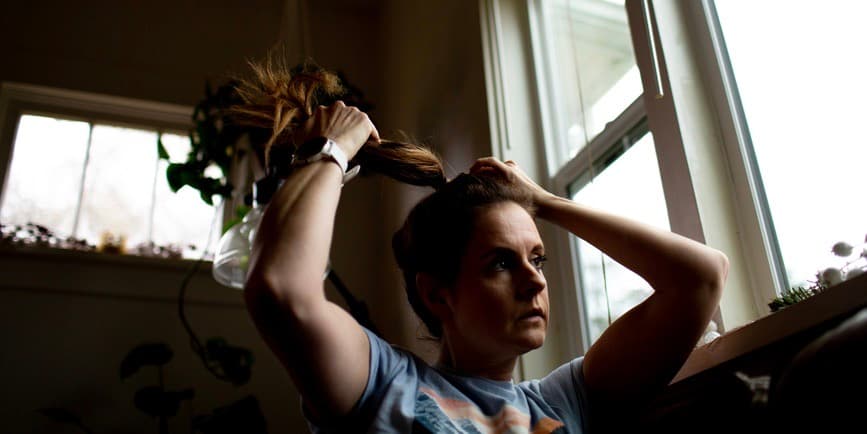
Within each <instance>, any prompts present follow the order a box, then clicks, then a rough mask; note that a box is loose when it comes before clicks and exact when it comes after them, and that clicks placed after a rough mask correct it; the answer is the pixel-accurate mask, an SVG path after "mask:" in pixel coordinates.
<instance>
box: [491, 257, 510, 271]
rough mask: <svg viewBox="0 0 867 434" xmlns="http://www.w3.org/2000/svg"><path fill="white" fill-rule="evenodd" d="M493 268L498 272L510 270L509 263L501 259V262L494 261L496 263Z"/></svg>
mask: <svg viewBox="0 0 867 434" xmlns="http://www.w3.org/2000/svg"><path fill="white" fill-rule="evenodd" d="M491 268H493V269H494V270H496V271H504V270H508V269H509V261H507V260H505V259H500V260H497V261H494V263H493V264H491Z"/></svg>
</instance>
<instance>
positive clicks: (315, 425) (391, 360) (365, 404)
mask: <svg viewBox="0 0 867 434" xmlns="http://www.w3.org/2000/svg"><path fill="white" fill-rule="evenodd" d="M364 332H365V333H366V334H367V339H368V341H369V342H370V355H369V361H370V372H369V374H368V377H367V385H366V386H365V388H364V392H363V393H362V394H361V398H359V399H358V402H356V403H355V406H354V407H353V408H352V410H351V411H350V412H349V414H347V415H346V416H344V417H342V418H326V419H327V420H317V419H315V418H312V417H311V415H310V414H309V413H308V412H307V411H306V407H303V406H302V410H305V411H304V417H305V418H306V419H307V422H308V425H309V427H310V429H311V431H312V432H315V433H320V432H322V433H325V432H345V431H344V428H346V427H349V426H354V427H356V428H357V427H358V426H366V425H367V424H368V423H369V420H368V419H369V418H371V417H372V415H373V414H375V413H376V408H377V407H378V406H379V402H380V401H381V400H382V396H383V394H384V393H385V391H386V390H387V388H388V385H389V384H390V383H391V381H392V380H393V379H394V377H395V376H397V375H398V374H399V373H400V372H402V371H404V370H405V369H406V364H407V363H409V356H408V355H407V354H405V353H403V352H401V351H398V350H396V349H394V347H392V346H391V344H389V343H388V342H386V341H385V340H383V339H382V338H380V337H379V336H377V335H376V334H375V333H373V332H372V331H370V330H368V329H367V328H364Z"/></svg>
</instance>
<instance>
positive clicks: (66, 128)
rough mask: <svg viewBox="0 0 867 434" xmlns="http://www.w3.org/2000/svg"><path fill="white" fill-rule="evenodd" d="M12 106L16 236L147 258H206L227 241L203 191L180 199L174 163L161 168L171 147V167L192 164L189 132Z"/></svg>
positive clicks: (10, 206) (11, 195)
mask: <svg viewBox="0 0 867 434" xmlns="http://www.w3.org/2000/svg"><path fill="white" fill-rule="evenodd" d="M14 90H19V89H18V88H15V89H13V92H14ZM26 90H30V91H31V92H30V94H31V95H32V94H33V93H34V92H32V89H26ZM40 90H42V91H45V89H40ZM4 91H8V88H7V87H6V86H5V85H4ZM76 95H77V96H78V97H79V101H82V100H86V95H82V94H76ZM21 100H26V98H21ZM115 102H116V101H115ZM129 104H130V105H135V102H130V103H129ZM7 105H8V104H7ZM11 106H12V107H13V109H15V110H13V113H12V114H11V115H10V116H9V118H8V119H7V121H6V123H5V125H4V126H7V128H8V125H12V126H14V131H15V134H14V136H13V138H12V140H11V146H9V145H6V146H4V148H6V149H8V150H10V151H11V152H9V153H8V154H7V155H9V156H10V158H9V159H8V161H9V163H8V165H6V166H7V167H8V169H7V172H6V176H5V183H4V185H3V196H2V202H0V221H2V223H3V224H4V225H7V228H8V227H10V226H12V225H18V226H23V225H27V224H38V225H40V226H43V227H45V228H47V229H48V230H50V231H51V232H52V233H54V234H55V235H56V236H57V237H58V238H60V239H66V238H67V237H72V238H75V239H78V240H83V241H85V242H86V243H87V244H90V245H92V246H99V245H103V246H118V245H122V246H123V247H124V249H125V251H126V252H127V253H131V254H139V255H146V256H166V257H172V256H175V255H177V254H180V255H181V256H182V257H187V258H193V257H195V258H198V257H200V256H201V255H202V251H203V249H205V247H207V246H206V243H207V242H208V239H209V235H210V240H211V247H212V246H213V245H214V243H215V242H216V238H218V232H215V233H214V234H209V229H210V228H213V227H214V226H215V225H217V224H219V223H220V222H219V221H215V212H216V211H215V209H214V207H212V206H209V205H207V204H205V203H204V202H203V201H202V200H201V199H200V198H199V195H198V194H197V192H194V191H191V190H188V189H181V190H180V191H178V192H177V193H173V192H171V191H170V189H169V186H168V182H167V181H166V176H165V171H166V167H167V165H168V162H167V161H165V160H164V159H163V160H161V159H159V155H158V143H161V144H162V145H163V147H164V149H165V150H166V151H167V152H168V154H169V160H171V161H184V160H186V154H187V153H188V152H189V149H190V143H189V138H188V137H186V135H185V133H184V132H183V130H182V129H178V128H173V129H168V128H165V129H164V128H158V127H157V128H154V127H149V126H146V125H148V124H147V121H148V119H141V118H139V119H136V121H137V122H135V123H134V124H133V123H131V122H130V120H128V119H119V120H116V121H113V120H111V119H107V120H102V119H101V118H100V117H99V116H93V115H86V116H82V115H80V114H79V115H76V114H74V113H73V112H74V110H70V108H69V107H59V108H57V107H54V109H55V110H52V111H46V108H45V107H40V110H38V111H34V110H27V108H25V107H21V108H18V107H17V106H15V104H11ZM48 113H51V114H48ZM55 113H59V114H55ZM190 113H191V111H190ZM81 119H88V120H81ZM95 119H97V120H95ZM133 125H135V126H133ZM55 246H57V247H75V246H73V245H67V244H66V243H62V242H59V243H56V244H55ZM77 247H79V248H80V247H81V245H80V244H79V245H78V246H77ZM209 250H210V251H212V250H213V249H212V248H211V249H209Z"/></svg>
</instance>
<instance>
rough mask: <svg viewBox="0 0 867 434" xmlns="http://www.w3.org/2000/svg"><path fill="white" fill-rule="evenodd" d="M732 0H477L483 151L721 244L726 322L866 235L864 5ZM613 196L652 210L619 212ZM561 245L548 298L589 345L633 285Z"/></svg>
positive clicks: (758, 310) (569, 189) (758, 309)
mask: <svg viewBox="0 0 867 434" xmlns="http://www.w3.org/2000/svg"><path fill="white" fill-rule="evenodd" d="M741 3H743V2H738V1H736V0H717V1H712V0H700V1H694V2H667V1H657V2H654V1H651V0H625V1H617V0H506V1H501V2H494V1H491V0H481V8H482V30H483V34H484V35H485V37H486V39H485V40H484V44H483V47H484V48H485V55H486V59H485V62H486V63H485V66H486V78H487V79H488V101H489V110H490V113H492V114H491V116H492V125H494V127H492V139H493V142H494V144H495V146H494V153H495V155H498V156H500V157H504V158H512V159H515V160H517V161H521V162H527V161H529V162H530V163H529V164H527V163H524V164H522V166H524V167H527V166H529V167H530V169H529V171H528V172H532V173H530V175H531V176H535V179H537V180H538V181H539V182H540V183H542V184H543V185H545V186H546V187H548V188H549V189H551V190H552V191H555V192H557V193H558V194H561V195H564V196H566V197H571V198H573V199H575V200H578V201H582V202H586V203H588V204H591V205H595V206H597V207H601V208H604V209H608V210H610V211H614V212H618V213H621V214H625V215H627V216H632V217H637V218H638V219H639V220H643V221H645V222H647V223H650V224H655V225H659V226H661V227H668V228H670V229H671V230H672V231H674V232H677V233H679V234H682V235H685V236H687V237H690V238H693V239H695V240H698V241H700V242H704V243H706V244H708V245H710V246H713V247H715V248H717V249H720V250H722V251H723V252H725V253H726V254H727V255H728V257H729V260H730V261H731V267H730V271H729V277H728V281H727V286H726V290H725V291H724V294H723V299H722V301H721V303H720V311H719V314H718V316H717V318H716V320H717V322H718V324H719V325H720V326H721V328H723V330H725V329H731V328H734V327H738V326H741V325H744V324H747V323H749V322H751V321H753V320H755V319H758V318H759V317H761V316H764V315H766V314H768V313H769V308H768V303H769V302H770V301H771V300H772V299H773V298H774V297H776V296H778V295H779V294H780V293H781V292H783V291H786V290H788V289H789V288H791V287H793V286H797V285H804V284H805V283H806V280H808V279H814V278H815V273H816V271H817V270H819V269H822V268H824V267H825V266H827V265H831V264H832V262H834V261H837V260H839V258H835V257H833V256H832V255H831V254H830V247H831V246H832V245H833V244H834V243H835V242H836V241H848V242H850V244H860V243H861V240H862V239H863V238H864V234H865V233H867V226H864V222H865V221H867V204H865V203H864V201H863V200H860V199H859V196H858V194H859V192H860V190H859V188H860V187H859V186H860V185H862V184H863V182H862V180H861V179H860V178H863V177H862V176H860V175H861V173H863V168H864V164H865V163H864V162H865V161H867V158H865V157H867V155H865V154H864V153H865V152H867V151H865V149H867V146H864V143H863V140H861V139H860V136H859V135H858V133H857V131H858V129H857V125H858V119H857V116H858V115H859V114H860V112H861V111H863V110H859V107H860V105H861V104H860V103H862V102H863V101H864V100H865V98H867V91H865V89H867V85H865V84H864V82H863V80H862V79H861V77H863V76H865V72H867V70H865V66H864V65H865V64H864V63H863V62H860V61H859V56H858V55H857V54H855V53H859V52H860V51H859V49H858V48H859V46H858V44H859V43H860V42H861V41H863V40H864V39H865V36H867V35H865V34H864V30H863V27H862V26H859V25H858V23H857V22H856V21H854V20H857V18H858V17H862V16H864V15H865V10H864V7H865V6H863V5H861V4H856V3H857V2H845V1H838V2H832V3H831V4H829V5H825V4H823V5H822V6H821V7H819V6H815V5H811V4H809V3H797V4H793V3H791V2H785V1H768V2H764V3H763V4H762V5H758V6H757V5H753V4H750V5H749V8H750V9H749V11H748V12H745V11H744V10H742V9H743V8H745V7H747V6H745V5H743V4H741ZM770 22H773V23H774V26H775V27H774V31H772V32H771V31H768V30H767V29H768V23H770ZM804 28H810V29H820V30H819V31H810V32H805V31H803V29H804ZM516 33H517V34H523V35H525V37H524V39H521V38H519V37H516V36H515V34H516ZM522 62H523V63H522ZM522 68H523V70H522ZM526 71H529V72H526ZM524 82H531V83H533V84H534V85H535V87H532V88H529V89H528V88H526V87H524V85H523V83H524ZM526 101H535V102H536V105H535V106H533V105H531V104H524V105H526V106H527V108H526V110H524V111H522V110H523V107H522V105H521V103H523V102H526ZM526 118H531V119H532V118H537V119H538V120H536V121H532V122H528V121H524V120H523V119H526ZM534 122H535V123H534ZM525 129H526V131H525ZM534 130H539V131H541V133H534V132H533V131H534ZM528 131H529V132H528ZM852 131H855V134H853V133H852ZM503 143H505V144H506V145H507V146H503ZM519 144H530V145H531V147H533V148H532V149H531V150H522V149H521V147H520V145H519ZM534 155H535V156H538V157H537V158H541V159H542V161H541V162H539V161H535V160H533V156H534ZM633 164H635V165H637V166H640V168H639V167H632V166H631V165H633ZM652 168H656V169H657V170H656V171H653V170H650V169H652ZM651 190H652V191H651ZM615 194H617V195H640V198H641V199H646V200H649V201H650V202H652V204H653V206H652V207H649V208H648V207H645V209H647V210H648V211H647V212H640V213H636V212H635V211H634V210H632V209H628V208H619V207H618V206H619V205H622V203H620V202H619V201H615V202H614V203H611V202H610V201H607V200H606V199H608V198H610V196H611V195H615ZM650 198H652V199H650ZM626 202H628V201H626ZM627 205H628V204H627ZM556 250H557V251H556V252H552V253H554V254H552V255H551V256H552V258H554V259H555V260H557V258H558V257H563V258H566V260H565V261H563V262H558V263H557V265H558V267H556V268H557V269H558V270H560V269H563V270H566V271H564V272H562V273H561V274H562V275H561V276H557V275H554V276H552V275H550V274H549V282H551V281H554V280H556V281H557V284H558V285H559V286H558V289H561V290H562V291H563V293H557V292H552V297H560V298H561V299H559V300H556V302H557V303H571V305H572V307H570V308H568V309H567V311H566V312H567V314H568V315H567V318H566V319H565V320H564V321H566V322H569V321H572V318H574V317H578V318H580V324H578V325H570V324H566V328H567V335H569V336H570V338H571V339H574V336H576V335H577V336H581V337H582V344H581V347H583V349H584V350H586V349H587V348H588V347H589V345H590V343H592V341H593V340H595V339H596V337H598V335H599V333H600V332H601V330H602V329H603V328H604V327H605V326H606V325H607V323H608V322H609V321H610V320H613V319H614V318H616V316H617V315H618V314H619V313H620V312H622V311H623V310H625V309H627V308H628V307H630V306H631V305H634V304H635V303H637V302H639V301H640V300H641V299H642V298H643V296H644V295H646V291H645V289H646V287H645V286H644V285H645V284H644V283H643V282H640V281H636V280H633V277H634V276H629V277H625V276H627V275H628V274H624V275H621V274H620V270H618V269H617V266H616V265H615V264H613V263H612V262H610V260H608V259H606V258H605V257H604V256H602V255H600V254H599V253H598V252H594V251H593V249H591V248H589V246H586V245H585V244H583V243H582V242H580V241H577V240H573V241H571V242H569V243H565V244H564V245H560V246H559V247H556ZM836 264H837V265H842V264H840V262H836ZM570 288H571V290H570ZM571 291H575V294H576V295H575V297H574V298H572V299H570V298H569V296H568V295H564V294H569V293H570V292H571ZM642 294H643V295H642ZM552 303H555V301H552ZM564 345H566V346H567V347H568V348H573V349H574V348H575V347H574V346H570V344H569V342H566V343H564ZM574 352H575V353H580V349H579V350H578V351H574Z"/></svg>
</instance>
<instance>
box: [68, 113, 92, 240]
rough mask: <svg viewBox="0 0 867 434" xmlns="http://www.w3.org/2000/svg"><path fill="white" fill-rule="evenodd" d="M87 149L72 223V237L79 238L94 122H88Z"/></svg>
mask: <svg viewBox="0 0 867 434" xmlns="http://www.w3.org/2000/svg"><path fill="white" fill-rule="evenodd" d="M87 125H88V132H87V148H86V150H85V153H84V164H83V165H82V166H81V178H80V179H81V184H80V185H79V187H78V201H77V202H76V205H75V219H74V220H73V222H72V236H73V237H76V238H78V223H79V220H80V219H81V204H82V202H83V199H84V185H85V182H86V181H87V166H88V163H89V162H90V146H91V144H92V143H93V122H88V123H87Z"/></svg>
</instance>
